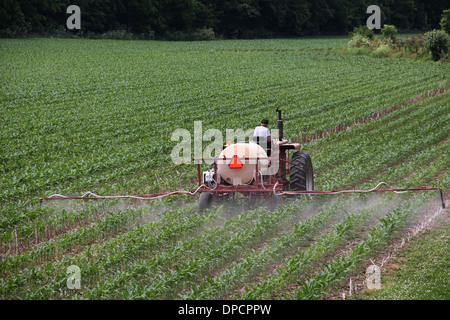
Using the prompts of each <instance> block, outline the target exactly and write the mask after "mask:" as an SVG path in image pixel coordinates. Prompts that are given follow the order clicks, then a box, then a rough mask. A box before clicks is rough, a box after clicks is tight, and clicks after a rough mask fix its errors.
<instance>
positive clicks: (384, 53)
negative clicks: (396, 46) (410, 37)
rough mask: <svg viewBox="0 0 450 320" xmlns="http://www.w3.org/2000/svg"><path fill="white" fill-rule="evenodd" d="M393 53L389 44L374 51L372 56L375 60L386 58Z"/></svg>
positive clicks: (382, 45)
mask: <svg viewBox="0 0 450 320" xmlns="http://www.w3.org/2000/svg"><path fill="white" fill-rule="evenodd" d="M391 53H392V48H391V46H390V45H388V44H381V45H380V46H379V47H377V48H376V49H375V50H373V51H372V55H373V56H374V57H375V58H386V57H388V56H389V55H390V54H391Z"/></svg>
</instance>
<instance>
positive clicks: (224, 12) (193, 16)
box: [0, 0, 448, 38]
mask: <svg viewBox="0 0 450 320" xmlns="http://www.w3.org/2000/svg"><path fill="white" fill-rule="evenodd" d="M373 4H375V5H378V6H379V7H380V9H381V20H382V24H384V23H388V24H393V25H395V26H396V27H397V28H398V29H399V30H402V31H403V30H404V31H408V30H430V29H434V28H439V21H440V18H441V14H442V12H443V10H444V9H448V8H446V6H447V5H448V3H447V1H446V0H433V1H429V0H380V1H375V0H142V1H138V0H129V1H127V0H0V30H8V31H9V32H10V34H13V35H20V34H51V33H52V32H58V31H59V32H67V28H66V20H67V19H68V17H69V14H68V13H66V9H67V7H69V6H70V5H77V6H79V7H80V9H81V30H74V31H72V32H73V33H77V32H78V33H80V34H88V33H91V34H102V33H106V32H111V31H114V30H125V31H126V32H129V33H132V34H136V35H144V36H149V37H150V36H151V37H156V38H167V37H169V36H170V35H173V34H176V33H177V32H178V33H193V32H199V31H201V30H208V31H209V32H213V34H214V35H216V36H220V37H224V38H257V37H258V38H259V37H280V36H283V37H295V36H307V35H334V34H344V33H347V32H349V31H351V30H352V29H353V28H354V27H357V26H361V25H365V24H366V20H367V18H368V17H369V14H367V13H366V9H367V7H368V6H370V5H373Z"/></svg>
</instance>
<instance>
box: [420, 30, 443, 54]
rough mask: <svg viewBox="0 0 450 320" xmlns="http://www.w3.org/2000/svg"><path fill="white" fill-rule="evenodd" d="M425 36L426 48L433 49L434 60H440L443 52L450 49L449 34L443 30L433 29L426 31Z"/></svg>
mask: <svg viewBox="0 0 450 320" xmlns="http://www.w3.org/2000/svg"><path fill="white" fill-rule="evenodd" d="M423 36H424V39H425V43H424V44H425V49H427V50H428V51H431V56H432V58H433V60H434V61H438V60H439V59H440V58H441V52H442V51H444V52H446V51H447V50H448V44H447V38H448V34H447V33H446V32H445V31H443V30H432V31H429V32H426V33H425V34H424V35H423Z"/></svg>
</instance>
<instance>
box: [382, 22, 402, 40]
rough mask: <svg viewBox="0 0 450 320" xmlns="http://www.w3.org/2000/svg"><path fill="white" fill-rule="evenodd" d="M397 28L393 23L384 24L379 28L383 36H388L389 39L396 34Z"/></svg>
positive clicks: (393, 37) (392, 38)
mask: <svg viewBox="0 0 450 320" xmlns="http://www.w3.org/2000/svg"><path fill="white" fill-rule="evenodd" d="M397 32H398V31H397V28H396V27H395V26H394V25H391V24H385V25H384V26H383V29H381V33H382V34H383V37H385V38H389V39H391V40H394V39H395V36H396V35H397Z"/></svg>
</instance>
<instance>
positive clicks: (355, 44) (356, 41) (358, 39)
mask: <svg viewBox="0 0 450 320" xmlns="http://www.w3.org/2000/svg"><path fill="white" fill-rule="evenodd" d="M369 44H370V41H369V39H367V38H366V37H365V36H362V35H360V34H354V35H353V37H352V39H351V40H350V41H349V42H348V43H347V46H348V47H349V48H359V47H368V46H369Z"/></svg>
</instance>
